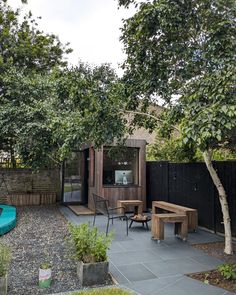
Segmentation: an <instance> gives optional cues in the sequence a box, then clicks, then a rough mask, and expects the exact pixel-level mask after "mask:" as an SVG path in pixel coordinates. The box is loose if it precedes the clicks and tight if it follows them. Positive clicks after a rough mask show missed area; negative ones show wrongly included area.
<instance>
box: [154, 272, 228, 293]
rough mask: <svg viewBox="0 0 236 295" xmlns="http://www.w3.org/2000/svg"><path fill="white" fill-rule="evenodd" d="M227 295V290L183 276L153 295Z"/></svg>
mask: <svg viewBox="0 0 236 295" xmlns="http://www.w3.org/2000/svg"><path fill="white" fill-rule="evenodd" d="M223 294H224V295H225V290H223V289H220V288H217V287H214V286H210V285H206V284H204V283H202V282H199V281H197V280H193V279H191V278H188V277H186V276H183V277H182V278H181V279H180V280H178V281H176V282H173V283H170V284H169V285H168V286H166V287H164V288H162V289H159V290H158V291H157V292H154V293H152V294H151V295H223Z"/></svg>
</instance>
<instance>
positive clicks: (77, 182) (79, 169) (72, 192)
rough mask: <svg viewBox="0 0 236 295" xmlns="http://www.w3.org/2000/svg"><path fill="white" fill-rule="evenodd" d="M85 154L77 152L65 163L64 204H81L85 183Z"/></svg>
mask: <svg viewBox="0 0 236 295" xmlns="http://www.w3.org/2000/svg"><path fill="white" fill-rule="evenodd" d="M83 170H84V163H83V152H75V153H73V154H72V155H71V157H70V158H69V159H67V160H66V161H65V166H64V194H63V202H64V203H81V201H82V183H83V174H84V173H83Z"/></svg>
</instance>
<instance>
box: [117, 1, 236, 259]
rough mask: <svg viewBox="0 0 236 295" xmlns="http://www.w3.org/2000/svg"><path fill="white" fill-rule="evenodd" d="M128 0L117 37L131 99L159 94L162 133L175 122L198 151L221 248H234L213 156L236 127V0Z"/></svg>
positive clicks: (184, 137) (224, 200)
mask: <svg viewBox="0 0 236 295" xmlns="http://www.w3.org/2000/svg"><path fill="white" fill-rule="evenodd" d="M131 3H133V4H135V5H136V6H137V12H136V14H135V15H134V16H133V17H131V18H129V19H127V20H126V21H124V26H123V28H122V36H121V40H122V41H123V43H124V48H125V52H126V54H127V58H126V61H125V63H124V65H123V67H124V68H125V77H124V81H125V82H126V85H127V89H128V94H129V96H130V100H131V101H135V103H136V105H137V101H138V100H137V98H140V97H144V98H145V99H146V100H148V99H149V98H153V97H158V98H162V99H163V100H164V101H165V102H166V111H164V112H163V113H162V115H161V118H159V119H161V120H159V123H160V122H161V121H162V122H164V124H162V125H163V126H164V129H166V130H168V131H170V129H171V127H173V126H179V130H180V133H181V137H182V139H183V143H184V144H186V145H188V146H189V147H197V148H199V149H200V150H201V151H202V153H203V157H204V161H205V163H206V165H207V169H208V171H209V173H210V175H211V178H212V180H213V182H214V184H215V186H216V188H217V190H218V193H219V201H220V204H221V208H222V213H223V222H224V229H225V249H224V251H225V253H227V254H232V252H233V249H232V237H231V225H230V215H229V208H228V203H227V195H226V192H225V190H224V187H223V184H222V183H221V181H220V178H219V176H218V175H217V171H216V170H215V169H214V167H213V165H212V161H211V159H212V150H213V149H215V148H218V147H219V146H222V145H223V146H224V145H227V143H228V142H232V137H234V130H235V128H236V97H235V80H236V77H235V75H236V71H235V56H236V55H235V54H236V26H235V22H236V7H235V1H233V0H227V1H222V0H193V1H188V0H177V1H176V0H150V1H136V0H120V1H119V4H120V5H124V6H125V7H128V6H129V5H130V4H131ZM135 103H133V105H135ZM129 105H132V103H130V104H129ZM166 130H164V131H166Z"/></svg>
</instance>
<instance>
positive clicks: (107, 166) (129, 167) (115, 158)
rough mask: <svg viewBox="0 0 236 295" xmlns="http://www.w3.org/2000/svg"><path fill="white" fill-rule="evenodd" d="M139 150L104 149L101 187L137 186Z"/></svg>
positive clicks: (129, 148)
mask: <svg viewBox="0 0 236 295" xmlns="http://www.w3.org/2000/svg"><path fill="white" fill-rule="evenodd" d="M138 163H139V149H138V148H131V147H104V149H103V185H110V186H111V185H112V186H113V185H114V186H132V185H138V174H139V166H138Z"/></svg>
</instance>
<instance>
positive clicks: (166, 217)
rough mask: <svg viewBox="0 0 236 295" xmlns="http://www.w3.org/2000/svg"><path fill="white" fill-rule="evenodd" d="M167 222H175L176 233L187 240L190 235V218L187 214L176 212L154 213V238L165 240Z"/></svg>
mask: <svg viewBox="0 0 236 295" xmlns="http://www.w3.org/2000/svg"><path fill="white" fill-rule="evenodd" d="M165 223H174V224H175V228H174V234H175V235H178V236H180V237H181V238H182V240H183V241H186V239H187V236H188V218H187V216H186V215H181V214H175V213H168V214H152V237H153V239H154V240H158V241H160V240H164V224H165Z"/></svg>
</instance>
